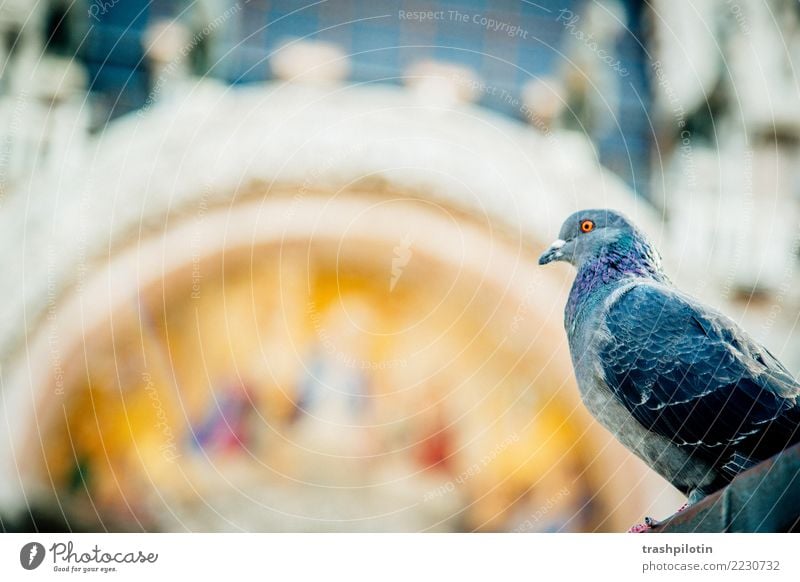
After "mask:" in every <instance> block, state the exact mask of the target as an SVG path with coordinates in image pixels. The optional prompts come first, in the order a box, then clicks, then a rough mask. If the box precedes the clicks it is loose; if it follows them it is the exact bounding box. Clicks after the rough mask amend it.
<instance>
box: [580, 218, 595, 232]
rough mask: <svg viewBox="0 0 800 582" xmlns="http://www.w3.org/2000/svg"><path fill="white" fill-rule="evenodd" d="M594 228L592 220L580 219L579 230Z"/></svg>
mask: <svg viewBox="0 0 800 582" xmlns="http://www.w3.org/2000/svg"><path fill="white" fill-rule="evenodd" d="M593 230H594V222H592V221H591V220H583V221H581V232H592V231H593Z"/></svg>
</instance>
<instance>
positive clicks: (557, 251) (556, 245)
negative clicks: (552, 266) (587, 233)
mask: <svg viewBox="0 0 800 582" xmlns="http://www.w3.org/2000/svg"><path fill="white" fill-rule="evenodd" d="M565 244H567V241H565V240H561V239H558V240H557V241H554V242H553V244H551V245H550V248H548V249H547V250H546V251H545V252H543V253H542V256H541V257H539V264H540V265H546V264H547V263H552V262H553V261H559V260H561V258H562V257H563V256H564V253H563V252H561V247H563V246H564V245H565Z"/></svg>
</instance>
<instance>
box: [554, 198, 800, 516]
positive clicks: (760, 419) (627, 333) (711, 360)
mask: <svg viewBox="0 0 800 582" xmlns="http://www.w3.org/2000/svg"><path fill="white" fill-rule="evenodd" d="M554 261H565V262H568V263H570V264H572V265H573V266H574V267H576V269H577V273H576V276H575V280H574V282H573V285H572V289H571V290H570V294H569V298H568V299H567V304H566V307H565V310H564V326H565V328H566V332H567V336H568V340H569V348H570V353H571V356H572V364H573V367H574V369H575V375H576V378H577V381H578V387H579V390H580V393H581V399H582V401H583V402H584V404H585V405H586V407H587V408H588V410H589V411H590V412H591V413H592V415H593V416H594V417H595V418H596V419H597V420H598V421H599V422H600V424H602V425H603V426H604V427H605V428H606V429H608V430H609V431H610V432H611V433H612V434H613V435H614V436H615V437H616V438H617V439H618V440H619V441H621V442H622V443H623V444H624V445H625V446H626V447H627V448H628V449H630V450H631V451H632V452H633V453H635V454H636V455H638V456H639V457H640V458H641V459H642V460H644V461H645V463H647V464H648V465H649V466H650V467H651V468H652V469H653V470H655V471H656V472H657V473H659V474H660V475H661V476H662V477H663V478H664V479H666V480H667V481H669V482H670V483H671V484H672V485H673V486H674V487H675V488H677V489H678V490H679V491H681V492H682V493H683V494H684V495H686V496H687V498H688V504H690V505H691V504H694V503H696V502H697V501H699V500H701V499H703V498H704V497H705V496H707V495H709V494H711V493H713V492H715V491H717V490H719V489H721V488H723V487H725V486H726V485H727V484H728V483H730V482H731V480H732V479H733V478H734V477H735V476H736V475H737V474H739V473H741V472H742V471H745V470H747V469H748V468H750V467H752V466H753V465H755V464H757V463H759V462H760V461H763V460H764V459H767V458H769V457H771V456H773V455H775V454H777V453H779V452H780V451H782V450H783V449H785V448H787V447H789V446H791V445H793V444H795V443H797V442H798V441H800V401H799V400H800V398H798V397H799V396H800V384H798V382H797V380H795V378H794V377H793V376H792V374H791V373H790V372H789V371H788V370H787V369H786V367H785V366H784V365H783V364H781V362H779V361H778V360H777V358H775V356H773V355H772V354H771V353H770V352H769V351H768V350H767V349H766V348H765V347H763V346H761V345H759V344H758V343H757V342H756V341H755V340H753V339H752V338H751V337H750V336H749V335H748V334H747V333H746V332H745V331H744V330H743V329H742V328H741V327H739V326H738V325H737V324H736V323H735V322H734V321H733V320H732V319H730V318H729V317H727V316H725V315H723V314H722V313H720V312H719V311H716V310H714V309H712V308H710V307H708V306H706V305H704V304H703V303H701V302H700V301H698V300H697V299H695V298H693V297H691V296H690V295H688V294H686V293H684V292H682V291H681V290H680V289H678V288H677V287H676V286H675V285H674V284H673V283H672V282H671V281H670V279H669V278H668V277H667V275H666V274H665V272H664V270H663V268H662V264H661V257H660V255H659V254H658V252H657V251H656V249H655V248H654V246H653V245H652V244H651V243H650V241H649V240H648V239H647V237H646V236H645V235H644V234H643V233H642V232H641V231H640V230H639V229H638V228H637V227H636V226H634V225H633V223H632V222H631V221H630V220H628V218H626V217H625V216H623V215H622V214H620V213H617V212H614V211H612V210H604V209H593V210H584V211H580V212H576V213H574V214H572V215H571V216H569V218H567V219H566V221H565V222H564V224H563V226H562V227H561V232H560V234H559V238H558V240H556V241H555V242H554V243H553V244H552V245H551V246H550V247H549V248H548V249H547V250H546V251H545V252H544V253H543V254H542V255H541V257H540V258H539V264H540V265H546V264H547V263H551V262H554Z"/></svg>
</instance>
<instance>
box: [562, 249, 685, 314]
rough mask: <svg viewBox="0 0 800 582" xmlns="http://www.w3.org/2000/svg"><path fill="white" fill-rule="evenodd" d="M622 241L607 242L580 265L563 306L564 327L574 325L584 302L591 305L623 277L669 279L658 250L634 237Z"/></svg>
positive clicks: (584, 304)
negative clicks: (615, 242)
mask: <svg viewBox="0 0 800 582" xmlns="http://www.w3.org/2000/svg"><path fill="white" fill-rule="evenodd" d="M625 243H627V244H619V245H614V246H610V247H608V248H606V249H605V250H604V252H603V253H601V254H600V255H598V256H595V257H592V258H590V259H588V260H586V261H585V262H584V263H583V264H581V265H580V267H579V268H578V273H577V274H576V275H575V281H574V283H573V284H572V289H571V290H570V293H569V299H568V300H567V305H566V308H565V310H564V323H565V325H566V327H567V330H569V329H571V328H572V327H573V324H574V323H575V321H576V318H577V317H579V315H580V313H581V311H583V309H584V307H585V306H591V305H594V304H595V303H596V302H597V301H598V300H599V299H600V298H602V297H603V296H604V295H605V294H604V291H605V292H610V291H611V290H612V289H613V288H614V287H615V286H616V283H618V282H619V281H620V280H622V279H629V278H645V279H653V280H655V281H659V282H669V279H668V277H667V276H666V274H665V273H664V271H663V270H662V269H661V260H660V258H659V256H658V254H657V253H656V252H655V251H654V250H653V249H652V248H651V247H650V245H649V244H647V243H646V242H643V241H641V240H638V239H635V238H634V239H633V240H630V239H629V240H627V241H625Z"/></svg>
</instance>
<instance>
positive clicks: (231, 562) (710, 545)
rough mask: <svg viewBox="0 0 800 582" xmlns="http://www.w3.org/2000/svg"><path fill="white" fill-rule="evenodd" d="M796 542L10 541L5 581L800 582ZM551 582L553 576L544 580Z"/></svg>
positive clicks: (601, 538)
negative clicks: (583, 580) (557, 580)
mask: <svg viewBox="0 0 800 582" xmlns="http://www.w3.org/2000/svg"><path fill="white" fill-rule="evenodd" d="M798 539H800V538H798V537H794V536H792V535H791V534H736V535H731V534H728V535H726V534H686V535H683V534H3V535H0V580H52V579H59V580H83V579H87V578H90V579H93V580H137V581H138V580H142V579H147V578H150V579H154V580H168V579H169V578H170V577H180V576H185V575H187V574H196V575H198V576H202V580H239V579H253V578H256V577H257V579H260V580H270V579H276V580H281V581H285V580H310V579H333V580H340V579H341V580H369V581H375V580H380V581H385V580H434V579H439V578H441V579H443V580H487V579H493V580H511V579H523V580H541V579H542V578H541V576H543V575H551V576H552V575H558V576H565V575H566V576H568V578H567V579H568V580H577V579H578V577H579V576H585V577H587V579H600V580H614V581H615V582H622V581H626V580H642V579H646V578H648V577H652V578H653V579H655V580H702V581H706V580H723V579H725V580H731V579H741V580H758V581H762V580H799V579H800V570H798V568H797V563H798V552H797V549H796V548H795V546H796V545H797V540H798ZM545 579H548V578H545Z"/></svg>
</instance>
